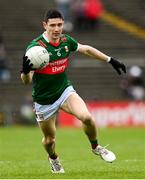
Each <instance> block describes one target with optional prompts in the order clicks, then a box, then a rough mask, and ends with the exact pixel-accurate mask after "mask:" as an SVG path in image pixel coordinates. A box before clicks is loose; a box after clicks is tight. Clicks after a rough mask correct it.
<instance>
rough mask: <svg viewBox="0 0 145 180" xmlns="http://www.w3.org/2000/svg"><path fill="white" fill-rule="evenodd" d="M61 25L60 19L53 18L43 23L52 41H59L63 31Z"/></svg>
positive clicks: (62, 22) (62, 23)
mask: <svg viewBox="0 0 145 180" xmlns="http://www.w3.org/2000/svg"><path fill="white" fill-rule="evenodd" d="M63 25H64V21H63V20H62V19H60V18H53V19H49V20H48V21H47V22H43V27H44V29H45V30H46V31H47V34H48V36H49V39H50V40H52V41H54V40H57V39H59V37H60V35H61V34H62V31H63Z"/></svg>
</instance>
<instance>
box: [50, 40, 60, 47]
mask: <svg viewBox="0 0 145 180" xmlns="http://www.w3.org/2000/svg"><path fill="white" fill-rule="evenodd" d="M49 43H50V44H51V45H52V46H55V47H57V46H59V45H60V40H59V42H58V43H54V42H49Z"/></svg>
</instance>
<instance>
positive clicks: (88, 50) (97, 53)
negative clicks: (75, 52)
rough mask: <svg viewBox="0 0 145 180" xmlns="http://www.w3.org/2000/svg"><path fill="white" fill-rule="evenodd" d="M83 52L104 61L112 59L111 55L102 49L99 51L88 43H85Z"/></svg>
mask: <svg viewBox="0 0 145 180" xmlns="http://www.w3.org/2000/svg"><path fill="white" fill-rule="evenodd" d="M81 52H82V53H83V54H85V55H88V56H90V57H93V58H94V59H97V60H102V61H109V60H110V57H109V56H107V55H106V54H104V53H102V52H101V51H99V50H97V49H95V48H93V47H91V46H88V45H85V47H84V49H83V50H82V51H81Z"/></svg>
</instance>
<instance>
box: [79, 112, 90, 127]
mask: <svg viewBox="0 0 145 180" xmlns="http://www.w3.org/2000/svg"><path fill="white" fill-rule="evenodd" d="M80 120H81V121H82V123H84V124H86V125H89V124H91V122H92V115H91V114H90V113H86V114H82V115H81V117H80Z"/></svg>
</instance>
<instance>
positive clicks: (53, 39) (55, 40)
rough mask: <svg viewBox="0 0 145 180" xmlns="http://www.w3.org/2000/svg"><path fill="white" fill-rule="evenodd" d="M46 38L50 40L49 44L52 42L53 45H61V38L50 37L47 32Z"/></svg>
mask: <svg viewBox="0 0 145 180" xmlns="http://www.w3.org/2000/svg"><path fill="white" fill-rule="evenodd" d="M45 36H46V37H47V38H48V40H49V42H51V43H52V44H59V42H60V38H59V37H58V38H52V37H50V36H49V35H48V34H47V32H45Z"/></svg>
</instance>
